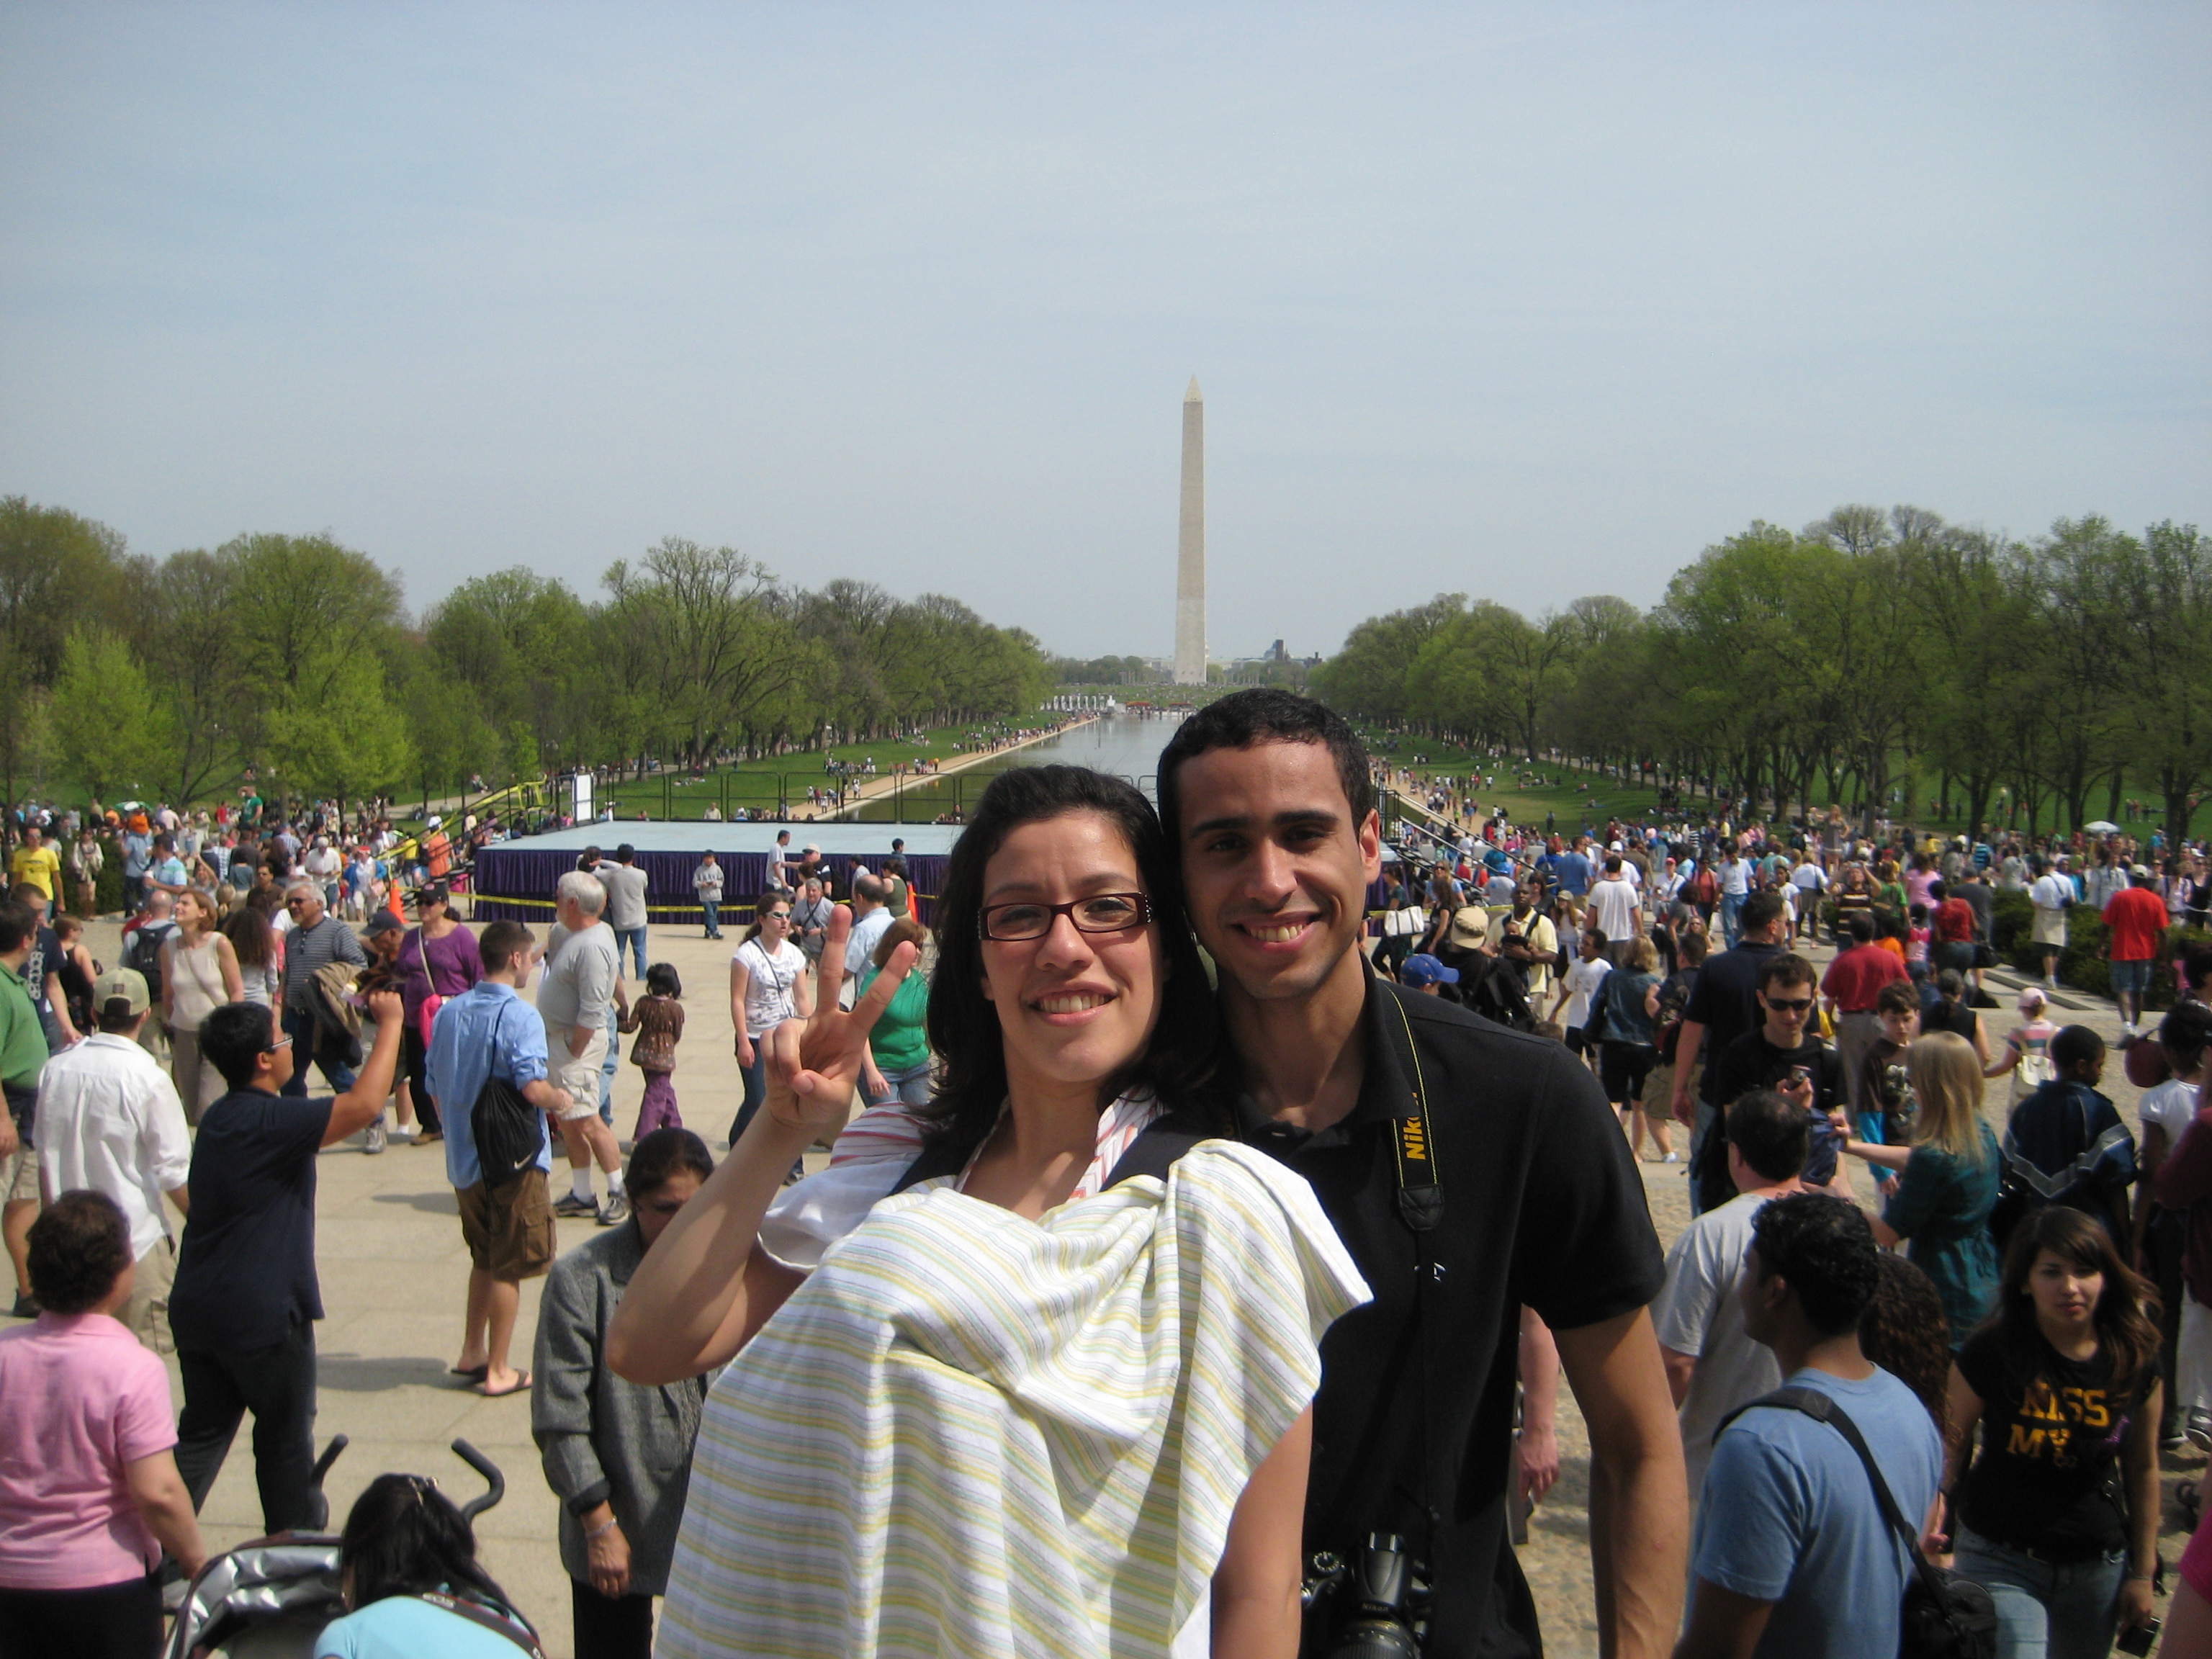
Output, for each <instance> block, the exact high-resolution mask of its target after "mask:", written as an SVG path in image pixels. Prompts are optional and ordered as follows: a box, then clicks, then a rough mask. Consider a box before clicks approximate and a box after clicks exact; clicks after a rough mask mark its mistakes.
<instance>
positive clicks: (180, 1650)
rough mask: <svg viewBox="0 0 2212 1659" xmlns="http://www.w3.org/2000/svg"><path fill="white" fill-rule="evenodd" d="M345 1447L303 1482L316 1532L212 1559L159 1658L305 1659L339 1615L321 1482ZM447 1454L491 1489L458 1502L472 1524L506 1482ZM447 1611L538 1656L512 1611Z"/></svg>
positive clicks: (475, 1605) (479, 1458)
mask: <svg viewBox="0 0 2212 1659" xmlns="http://www.w3.org/2000/svg"><path fill="white" fill-rule="evenodd" d="M346 1444H347V1442H346V1437H345V1436H343V1435H342V1434H341V1435H337V1436H336V1437H333V1438H332V1439H331V1443H330V1444H329V1445H328V1446H326V1447H325V1448H324V1449H323V1455H321V1456H320V1457H319V1458H317V1459H316V1460H315V1467H314V1471H313V1474H310V1475H309V1477H308V1485H309V1487H310V1489H311V1491H312V1492H313V1498H314V1503H315V1505H316V1507H317V1508H318V1509H319V1511H320V1513H319V1515H318V1516H316V1519H315V1528H316V1529H315V1530H313V1531H305V1532H301V1531H295V1532H284V1533H279V1534H276V1536H275V1537H273V1538H257V1539H255V1540H254V1541H252V1542H251V1543H247V1544H241V1545H240V1546H239V1547H237V1548H236V1549H234V1550H231V1551H229V1552H228V1553H225V1554H222V1555H219V1556H215V1557H212V1558H211V1559H210V1560H209V1562H208V1564H207V1565H205V1566H204V1567H202V1568H201V1569H200V1571H199V1575H198V1576H197V1577H195V1578H194V1579H193V1580H192V1582H191V1584H190V1585H188V1586H186V1587H185V1593H184V1599H183V1601H181V1602H180V1603H179V1604H178V1606H177V1609H176V1624H175V1626H174V1627H173V1629H172V1630H171V1632H170V1633H169V1642H168V1645H167V1648H166V1649H164V1650H163V1653H164V1655H165V1659H216V1656H222V1659H307V1655H309V1654H311V1653H313V1651H314V1647H315V1638H317V1637H318V1636H319V1635H321V1634H322V1630H323V1626H325V1625H327V1624H329V1623H330V1622H331V1620H333V1619H336V1618H338V1617H340V1616H342V1615H343V1613H344V1612H345V1610H346V1608H345V1601H344V1599H343V1596H342V1595H340V1593H339V1587H338V1536H337V1534H336V1533H333V1532H328V1531H325V1530H322V1528H326V1527H327V1526H328V1525H329V1523H330V1500H329V1499H328V1498H325V1497H324V1495H323V1477H324V1476H325V1474H328V1473H329V1472H330V1468H331V1464H333V1463H335V1462H337V1459H338V1454H339V1453H340V1452H342V1451H343V1450H344V1449H346ZM453 1455H455V1456H456V1457H458V1458H459V1459H460V1460H461V1461H462V1462H464V1463H466V1464H467V1465H468V1466H469V1467H470V1468H472V1469H474V1470H475V1471H476V1472H477V1474H480V1475H482V1476H483V1480H484V1483H485V1486H486V1487H487V1488H488V1490H487V1491H486V1492H484V1493H483V1496H482V1497H480V1498H471V1499H470V1500H469V1502H467V1503H466V1504H463V1505H462V1506H461V1518H462V1519H463V1520H464V1521H467V1522H474V1521H475V1520H476V1518H477V1516H479V1515H482V1514H483V1512H484V1511H485V1510H488V1509H489V1508H491V1507H492V1505H494V1504H496V1503H498V1502H499V1500H500V1499H501V1498H504V1497H506V1496H507V1477H506V1476H504V1475H502V1474H501V1473H500V1472H499V1465H497V1464H496V1463H495V1462H492V1461H491V1459H489V1457H486V1456H485V1455H483V1453H482V1452H480V1451H478V1450H477V1449H476V1448H475V1447H474V1446H471V1444H469V1443H468V1442H467V1441H465V1440H456V1441H454V1442H453ZM453 1610H455V1611H461V1612H463V1613H464V1616H466V1617H471V1618H475V1619H477V1620H479V1621H480V1622H485V1623H489V1624H493V1625H495V1626H496V1627H497V1628H499V1629H501V1631H502V1632H503V1633H505V1634H507V1635H508V1636H511V1637H512V1638H513V1640H514V1643H515V1648H516V1651H517V1653H518V1655H520V1654H522V1653H525V1652H527V1653H530V1654H534V1655H537V1656H538V1659H544V1652H543V1650H541V1649H540V1648H539V1646H538V1637H537V1632H535V1631H533V1630H532V1629H531V1627H530V1624H529V1621H528V1620H525V1619H524V1618H523V1616H522V1615H521V1614H520V1613H518V1612H516V1611H515V1610H514V1609H513V1607H505V1606H496V1605H492V1604H489V1603H487V1602H483V1601H470V1602H467V1603H464V1604H462V1605H461V1607H457V1608H455V1609H453Z"/></svg>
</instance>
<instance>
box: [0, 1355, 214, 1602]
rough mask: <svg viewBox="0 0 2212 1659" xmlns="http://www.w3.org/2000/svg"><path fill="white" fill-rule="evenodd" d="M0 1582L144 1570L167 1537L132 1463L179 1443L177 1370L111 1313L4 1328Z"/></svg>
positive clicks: (62, 1583) (117, 1578) (103, 1577)
mask: <svg viewBox="0 0 2212 1659" xmlns="http://www.w3.org/2000/svg"><path fill="white" fill-rule="evenodd" d="M0 1401H6V1402H7V1406H6V1409H5V1410H4V1411H0V1585H4V1586H6V1587H7V1588H8V1589H94V1588H95V1587H96V1586H99V1585H102V1584H119V1583H125V1581H127V1580H130V1579H133V1578H140V1577H144V1576H145V1575H146V1574H147V1573H148V1572H150V1571H152V1570H153V1568H154V1566H155V1563H156V1562H158V1561H159V1560H160V1559H161V1547H160V1546H159V1545H157V1544H156V1543H155V1541H154V1534H153V1533H152V1532H151V1531H149V1529H148V1528H147V1526H146V1523H145V1522H144V1521H143V1520H142V1519H141V1518H140V1517H139V1514H138V1506H137V1504H133V1503H132V1502H131V1485H130V1481H129V1480H128V1478H127V1477H126V1476H125V1474H124V1465H125V1464H126V1463H135V1462H137V1461H138V1460H139V1459H140V1458H142V1457H151V1456H152V1455H154V1454H155V1453H156V1452H161V1451H167V1450H168V1449H170V1448H171V1447H173V1446H174V1445H175V1444H176V1443H177V1426H176V1419H175V1417H174V1415H173V1413H171V1411H170V1408H169V1374H168V1372H167V1370H164V1369H163V1367H162V1364H161V1361H160V1360H159V1359H158V1358H155V1356H154V1355H153V1354H151V1353H149V1352H147V1351H146V1350H145V1349H144V1348H143V1347H141V1346H139V1343H138V1339H137V1337H135V1336H133V1335H131V1333H130V1331H129V1330H128V1329H127V1328H125V1327H124V1326H123V1325H122V1324H120V1323H118V1322H117V1321H115V1320H112V1319H110V1318H109V1317H108V1316H106V1314H51V1313H49V1314H40V1316H39V1321H38V1323H37V1324H35V1325H19V1326H17V1327H16V1328H15V1329H14V1330H12V1331H8V1332H5V1333H0Z"/></svg>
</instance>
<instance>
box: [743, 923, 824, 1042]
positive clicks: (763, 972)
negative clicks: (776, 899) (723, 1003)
mask: <svg viewBox="0 0 2212 1659" xmlns="http://www.w3.org/2000/svg"><path fill="white" fill-rule="evenodd" d="M730 960H731V961H732V962H734V963H738V964H740V965H741V966H743V967H744V970H745V1035H746V1036H748V1037H757V1036H763V1035H764V1034H765V1033H767V1032H769V1031H771V1030H775V1028H776V1027H777V1026H779V1025H781V1024H783V1023H784V1021H786V1020H787V1019H797V1018H799V1003H798V1000H797V999H796V997H795V995H794V994H793V987H794V986H796V985H797V984H798V983H799V975H801V974H803V973H805V971H806V957H805V955H804V954H803V953H802V952H801V951H800V950H799V947H798V946H797V945H793V943H792V942H791V941H790V940H789V939H786V940H784V942H783V943H782V944H781V945H777V946H776V947H775V950H774V951H770V950H769V948H768V946H767V945H763V943H762V942H761V941H760V940H759V939H747V940H746V941H745V942H744V944H743V945H739V946H738V948H737V951H736V953H735V954H734V955H733V956H732V957H731V958H730Z"/></svg>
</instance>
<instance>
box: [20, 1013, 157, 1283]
mask: <svg viewBox="0 0 2212 1659" xmlns="http://www.w3.org/2000/svg"><path fill="white" fill-rule="evenodd" d="M31 1138H32V1139H33V1142H34V1143H35V1144H36V1145H37V1146H38V1149H39V1177H40V1184H41V1185H42V1186H43V1187H44V1188H45V1189H46V1195H47V1197H48V1198H49V1199H50V1200H51V1199H52V1198H54V1197H57V1196H58V1195H59V1194H63V1193H67V1192H75V1191H76V1190H78V1189H79V1188H91V1189H92V1190H93V1191H94V1192H96V1193H105V1194H107V1196H108V1197H110V1198H112V1199H113V1200H115V1202H116V1205H117V1206H118V1208H120V1209H121V1210H122V1212H123V1216H124V1219H125V1220H126V1221H128V1222H129V1223H130V1224H131V1254H132V1255H145V1254H146V1252H147V1251H149V1250H150V1249H153V1248H154V1247H155V1245H156V1244H158V1243H161V1241H162V1240H163V1239H164V1238H167V1237H168V1236H169V1226H168V1216H167V1212H165V1211H164V1210H163V1209H162V1207H161V1206H162V1204H163V1202H164V1199H163V1194H167V1193H172V1192H174V1191H175V1190H176V1189H177V1188H179V1187H181V1186H183V1185H184V1184H185V1177H186V1176H189V1175H190V1174H191V1166H192V1143H191V1136H190V1135H189V1134H188V1133H186V1131H185V1109H184V1106H183V1104H182V1103H181V1102H179V1100H178V1098H177V1086H176V1085H175V1084H173V1083H172V1082H170V1081H169V1074H168V1073H167V1072H165V1071H163V1070H162V1069H161V1066H158V1065H156V1064H155V1061H154V1057H153V1056H152V1055H151V1054H148V1053H147V1052H146V1051H145V1050H144V1049H143V1048H140V1047H139V1046H138V1045H137V1043H136V1042H132V1041H131V1039H130V1038H129V1037H126V1036H116V1035H114V1034H113V1033H112V1032H108V1031H100V1032H95V1033H94V1035H92V1036H88V1037H87V1038H86V1039H85V1040H84V1041H83V1042H80V1043H78V1044H77V1045H76V1047H75V1048H66V1049H64V1050H63V1051H62V1052H61V1053H60V1054H56V1055H55V1056H54V1057H53V1058H52V1060H48V1061H47V1062H46V1071H45V1073H43V1075H42V1076H41V1077H40V1080H39V1111H38V1115H37V1116H36V1117H35V1118H34V1119H33V1123H32V1135H31Z"/></svg>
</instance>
